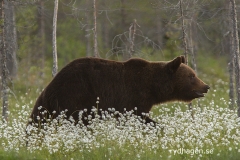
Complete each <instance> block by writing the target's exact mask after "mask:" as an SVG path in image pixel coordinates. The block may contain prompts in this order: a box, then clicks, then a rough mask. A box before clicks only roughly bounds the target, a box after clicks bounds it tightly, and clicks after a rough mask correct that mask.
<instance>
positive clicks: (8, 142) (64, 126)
mask: <svg viewBox="0 0 240 160" xmlns="http://www.w3.org/2000/svg"><path fill="white" fill-rule="evenodd" d="M200 58H201V57H200ZM214 60H215V59H214V58H212V59H211V58H209V59H208V60H205V61H202V62H203V63H201V64H199V65H200V67H201V68H207V67H208V68H209V66H207V64H209V65H210V64H211V68H217V70H214V69H208V70H204V69H203V70H201V71H199V73H198V74H199V77H201V79H203V80H204V81H205V82H206V83H208V84H209V85H210V86H211V90H210V92H209V93H207V94H206V97H204V98H201V99H200V100H194V101H193V104H192V105H193V107H192V108H193V109H192V110H189V109H188V104H185V103H181V102H174V103H172V102H171V103H167V104H161V105H158V106H154V108H153V109H152V112H151V113H150V116H151V117H152V118H153V119H154V120H155V121H157V122H159V124H157V126H156V127H153V126H151V125H150V124H147V125H146V124H144V123H142V121H144V120H141V119H139V117H136V116H135V115H133V114H132V112H134V111H132V112H131V111H130V112H125V113H122V114H121V116H120V118H119V120H116V118H114V117H115V114H116V111H115V110H114V108H110V109H109V110H108V111H107V112H104V113H103V114H104V116H103V118H101V119H100V118H99V117H98V116H97V117H96V118H94V119H92V117H91V116H87V117H86V118H88V120H89V121H90V124H89V126H84V125H82V123H81V121H79V122H78V123H77V124H76V125H75V123H74V121H73V120H70V121H67V120H65V119H64V113H63V115H61V116H60V117H59V120H49V121H48V123H47V124H46V125H44V126H43V127H42V128H40V127H39V125H41V124H37V125H34V126H30V127H28V128H27V133H31V134H29V135H28V136H27V135H26V124H27V121H28V120H29V114H30V112H31V109H32V107H33V105H34V103H35V99H36V97H37V95H39V92H40V91H39V90H37V89H36V88H34V87H33V89H28V90H27V92H25V93H24V94H23V93H22V92H16V93H15V94H14V95H12V96H11V97H10V106H11V109H10V112H9V121H8V122H7V123H5V122H2V121H0V144H1V145H0V159H1V160H5V159H9V160H10V159H19V160H20V159H29V160H30V159H31V160H35V159H36V160H38V159H39V160H42V159H44V160H46V159H47V160H54V159H64V160H65V159H69V160H85V159H86V160H89V159H94V160H95V159H96V160H102V159H104V160H105V159H107V160H111V159H114V160H121V159H128V160H136V159H140V160H142V159H144V160H146V159H147V160H148V159H150V160H155V159H156V160H157V159H169V160H172V159H177V160H179V159H204V160H205V159H239V155H240V118H238V117H237V114H236V110H230V109H229V108H228V106H229V100H228V85H229V84H228V79H227V72H226V70H225V69H224V68H223V69H221V67H222V65H221V64H220V63H214V62H215V61H214ZM16 83H17V82H16ZM18 83H20V82H18ZM21 83H23V82H21ZM29 83H30V81H29ZM16 87H17V86H16ZM11 100H12V101H11ZM98 103H101V99H100V100H99V101H97V100H96V106H95V107H96V108H97V104H98ZM96 108H95V109H96ZM136 110H137V109H136ZM83 114H84V111H82V112H80V114H79V116H82V115H83ZM26 142H28V143H26Z"/></svg>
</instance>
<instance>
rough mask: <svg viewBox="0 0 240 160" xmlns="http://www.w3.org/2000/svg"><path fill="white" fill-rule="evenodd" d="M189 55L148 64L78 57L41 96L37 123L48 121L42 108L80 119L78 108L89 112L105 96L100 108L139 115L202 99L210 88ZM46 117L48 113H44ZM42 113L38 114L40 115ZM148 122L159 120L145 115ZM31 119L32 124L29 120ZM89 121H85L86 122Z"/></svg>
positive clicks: (35, 113)
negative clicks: (187, 58)
mask: <svg viewBox="0 0 240 160" xmlns="http://www.w3.org/2000/svg"><path fill="white" fill-rule="evenodd" d="M184 63H185V58H184V56H179V57H176V58H175V59H173V60H172V61H169V62H149V61H146V60H143V59H139V58H133V59H130V60H128V61H125V62H117V61H111V60H104V59H100V58H79V59H76V60H74V61H72V62H71V63H69V64H68V65H67V66H65V67H64V68H63V69H62V70H61V71H59V73H58V74H57V75H56V76H55V77H54V78H53V80H52V81H51V82H50V83H49V85H48V86H47V87H46V88H45V89H44V90H43V92H42V93H41V95H40V96H39V97H38V99H37V101H36V104H35V106H34V108H33V111H32V113H31V118H32V120H33V122H38V120H39V118H40V119H44V117H43V114H42V113H41V112H43V111H44V110H47V113H50V114H52V113H54V112H55V113H54V114H53V115H52V117H53V118H54V117H56V116H57V115H59V114H60V112H61V111H64V110H65V109H67V110H68V111H67V113H66V116H67V117H70V116H72V117H73V118H74V120H76V121H77V120H78V113H79V112H78V111H80V110H84V109H87V110H88V113H90V111H91V109H92V106H96V101H97V97H99V99H100V103H99V104H98V110H108V108H115V110H116V111H119V112H124V110H127V111H130V110H134V108H135V107H137V112H136V114H137V115H138V116H141V117H142V113H149V111H150V110H151V108H152V106H153V105H155V104H159V103H164V102H169V101H184V102H190V101H192V100H193V99H195V98H199V97H203V96H204V93H207V91H208V89H209V88H210V87H209V86H208V85H206V84H205V83H204V82H203V81H202V80H200V79H199V78H198V77H197V76H196V74H195V72H194V71H193V69H191V68H190V67H189V66H187V65H186V64H184ZM44 116H46V115H44ZM37 117H38V118H37ZM145 118H146V119H145V122H146V123H149V122H154V121H153V120H151V119H150V118H149V117H145ZM30 123H32V122H30ZM84 123H86V122H84Z"/></svg>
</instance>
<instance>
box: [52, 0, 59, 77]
mask: <svg viewBox="0 0 240 160" xmlns="http://www.w3.org/2000/svg"><path fill="white" fill-rule="evenodd" d="M57 13H58V0H55V2H54V13H53V70H52V76H53V77H54V76H55V75H56V74H57V72H58V59H57V38H56V37H57V35H56V34H57Z"/></svg>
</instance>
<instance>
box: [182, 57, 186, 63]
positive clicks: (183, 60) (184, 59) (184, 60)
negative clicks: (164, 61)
mask: <svg viewBox="0 0 240 160" xmlns="http://www.w3.org/2000/svg"><path fill="white" fill-rule="evenodd" d="M181 58H182V63H184V64H186V58H185V56H181Z"/></svg>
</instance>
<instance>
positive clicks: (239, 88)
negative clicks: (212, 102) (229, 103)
mask: <svg viewBox="0 0 240 160" xmlns="http://www.w3.org/2000/svg"><path fill="white" fill-rule="evenodd" d="M230 2H231V6H232V9H231V10H232V25H233V26H232V27H233V52H234V60H235V81H236V95H237V106H238V116H239V117H240V65H239V38H238V27H237V14H236V3H235V0H230Z"/></svg>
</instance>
